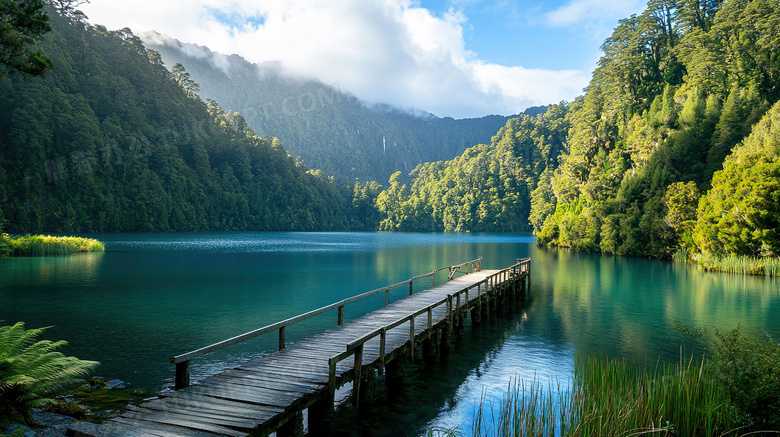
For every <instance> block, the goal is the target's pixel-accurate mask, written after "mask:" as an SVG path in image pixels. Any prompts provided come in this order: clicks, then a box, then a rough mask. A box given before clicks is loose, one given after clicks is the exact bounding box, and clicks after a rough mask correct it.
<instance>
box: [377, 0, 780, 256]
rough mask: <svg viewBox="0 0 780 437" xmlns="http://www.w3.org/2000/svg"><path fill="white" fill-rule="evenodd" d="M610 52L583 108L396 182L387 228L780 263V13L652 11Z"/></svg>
mask: <svg viewBox="0 0 780 437" xmlns="http://www.w3.org/2000/svg"><path fill="white" fill-rule="evenodd" d="M602 51H603V56H602V58H601V60H600V61H599V64H598V67H597V68H596V70H595V71H594V73H593V77H592V80H591V82H590V85H589V86H588V88H587V89H586V90H585V94H584V95H583V96H581V97H578V98H577V99H576V100H575V101H574V102H571V103H562V104H560V105H555V106H551V107H550V109H549V110H548V112H547V113H546V114H543V115H539V116H536V117H520V118H518V119H513V120H510V121H509V122H508V123H507V125H506V126H505V127H504V128H503V129H502V130H501V131H500V132H499V134H498V135H497V136H496V137H494V138H493V140H492V142H491V143H490V145H479V146H475V147H474V148H472V149H469V150H468V151H466V152H465V153H464V154H463V155H462V156H460V157H459V158H456V159H454V160H452V161H448V162H437V163H429V164H424V165H421V166H419V167H418V168H416V169H415V170H414V171H413V172H412V173H411V176H412V177H413V181H412V182H411V184H410V186H409V187H407V186H406V185H401V184H400V183H398V182H397V181H396V180H391V183H390V186H389V187H388V189H387V190H386V191H384V192H383V193H381V194H380V195H379V203H378V207H379V209H380V211H381V212H382V213H383V221H382V227H383V228H384V229H409V230H502V231H508V230H522V229H525V228H526V227H532V228H533V230H534V231H535V232H536V234H537V236H538V239H539V242H540V244H547V245H552V246H561V247H571V248H575V249H579V250H585V251H594V252H603V253H613V254H621V255H637V256H649V257H670V256H671V255H672V254H673V253H675V252H676V251H678V250H679V248H680V247H681V246H682V247H684V248H687V249H688V250H690V251H691V252H696V251H701V252H704V253H724V254H738V255H753V256H759V255H762V256H767V255H776V254H777V253H778V250H779V249H780V239H778V231H777V229H778V218H777V217H778V215H777V211H778V205H779V204H780V199H778V191H777V184H778V165H780V164H779V161H778V152H777V147H778V146H777V144H778V129H780V128H778V125H777V114H778V111H780V109H778V108H777V107H775V108H774V109H772V110H771V111H770V112H769V113H767V111H769V110H770V108H771V107H772V105H773V104H774V103H775V102H777V101H778V98H780V86H779V85H780V2H778V1H777V0H753V1H733V0H732V1H718V0H710V1H692V0H651V1H650V2H649V3H648V5H647V9H646V10H645V11H644V12H643V13H642V14H640V15H635V16H631V17H629V18H627V19H624V20H622V21H620V23H619V24H618V26H617V27H616V29H615V31H614V33H613V34H612V36H611V37H609V38H608V39H607V40H606V41H605V42H604V44H603V46H602ZM751 129H752V130H753V134H752V136H750V137H748V135H750V133H751ZM746 138H747V139H746ZM724 161H725V163H724ZM431 216H432V217H433V219H429V217H431Z"/></svg>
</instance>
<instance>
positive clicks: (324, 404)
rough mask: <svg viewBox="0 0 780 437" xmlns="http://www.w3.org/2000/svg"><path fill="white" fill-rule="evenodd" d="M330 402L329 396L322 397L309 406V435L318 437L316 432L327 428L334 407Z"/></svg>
mask: <svg viewBox="0 0 780 437" xmlns="http://www.w3.org/2000/svg"><path fill="white" fill-rule="evenodd" d="M332 402H333V401H332V400H331V399H330V396H324V397H323V398H322V399H320V400H318V401H317V402H315V403H313V404H311V405H310V406H309V435H312V436H313V435H319V434H320V433H318V432H317V431H318V430H325V429H327V428H328V425H329V423H330V418H331V414H332V412H333V407H334V406H333V404H332Z"/></svg>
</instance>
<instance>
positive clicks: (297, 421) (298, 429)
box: [276, 411, 303, 437]
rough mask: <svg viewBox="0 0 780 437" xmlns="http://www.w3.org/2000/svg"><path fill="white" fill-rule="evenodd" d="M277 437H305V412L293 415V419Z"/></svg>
mask: <svg viewBox="0 0 780 437" xmlns="http://www.w3.org/2000/svg"><path fill="white" fill-rule="evenodd" d="M276 436H277V437H303V411H297V412H295V413H293V415H292V417H290V419H289V420H288V421H287V422H286V423H285V424H284V425H282V426H280V427H279V429H277V430H276Z"/></svg>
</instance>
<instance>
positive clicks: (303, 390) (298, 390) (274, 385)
mask: <svg viewBox="0 0 780 437" xmlns="http://www.w3.org/2000/svg"><path fill="white" fill-rule="evenodd" d="M199 384H201V385H209V384H210V385H213V386H223V385H227V386H233V385H243V386H246V387H249V388H251V389H257V390H273V391H280V392H283V393H289V394H295V395H308V394H312V393H316V392H317V387H316V386H314V385H304V386H298V385H293V384H285V383H284V381H280V382H274V381H269V380H259V379H250V378H238V377H234V376H233V377H231V376H223V375H215V376H213V377H211V378H209V379H208V382H207V383H205V384H204V383H203V382H201V383H199ZM322 386H324V384H322V385H321V387H322ZM321 387H320V388H321Z"/></svg>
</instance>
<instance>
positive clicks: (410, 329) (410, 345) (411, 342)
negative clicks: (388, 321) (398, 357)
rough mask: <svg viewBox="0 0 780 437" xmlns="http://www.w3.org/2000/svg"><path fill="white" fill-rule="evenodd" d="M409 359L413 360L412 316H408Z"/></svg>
mask: <svg viewBox="0 0 780 437" xmlns="http://www.w3.org/2000/svg"><path fill="white" fill-rule="evenodd" d="M409 361H411V362H414V316H412V317H410V318H409Z"/></svg>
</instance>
